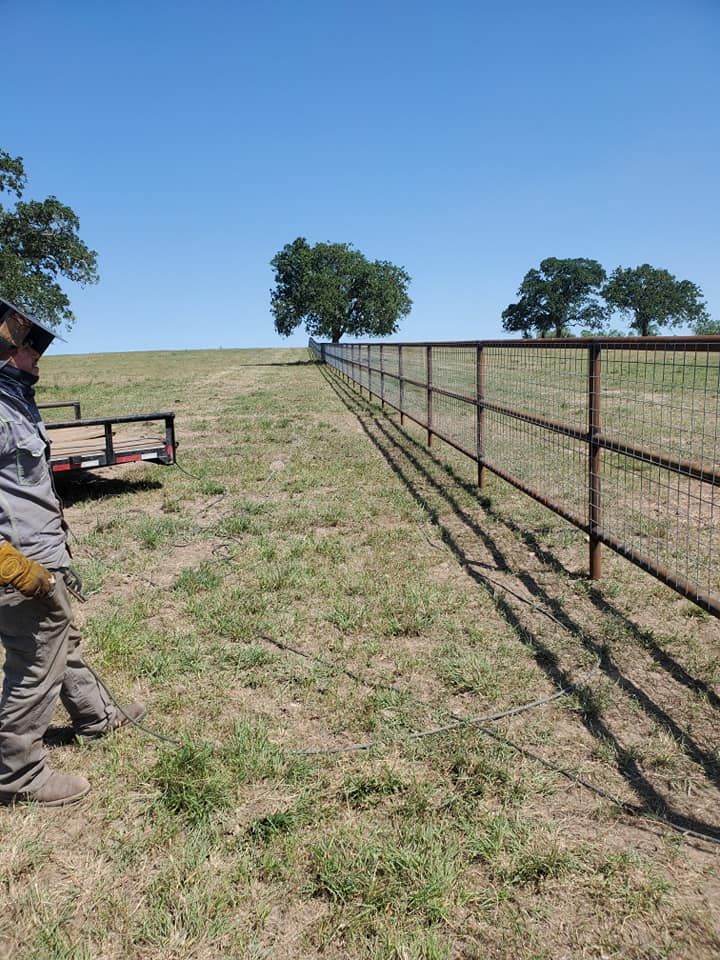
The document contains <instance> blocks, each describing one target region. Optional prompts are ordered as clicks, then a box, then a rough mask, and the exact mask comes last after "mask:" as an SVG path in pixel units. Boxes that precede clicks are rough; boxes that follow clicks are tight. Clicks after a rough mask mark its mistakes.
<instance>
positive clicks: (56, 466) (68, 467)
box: [52, 463, 72, 473]
mask: <svg viewBox="0 0 720 960" xmlns="http://www.w3.org/2000/svg"><path fill="white" fill-rule="evenodd" d="M52 468H53V473H57V472H58V471H59V470H72V466H71V465H70V464H69V463H54V464H53V465H52Z"/></svg>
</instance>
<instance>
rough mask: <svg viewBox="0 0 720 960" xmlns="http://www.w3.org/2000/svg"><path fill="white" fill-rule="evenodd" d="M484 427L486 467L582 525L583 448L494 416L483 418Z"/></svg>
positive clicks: (561, 437)
mask: <svg viewBox="0 0 720 960" xmlns="http://www.w3.org/2000/svg"><path fill="white" fill-rule="evenodd" d="M484 427H485V431H484V433H485V458H484V459H485V463H486V465H487V466H489V467H490V468H491V469H494V470H495V471H496V472H497V473H500V474H501V475H504V476H505V478H506V479H508V480H511V481H512V480H515V481H519V483H520V484H522V485H523V486H524V487H526V488H529V490H532V491H534V492H535V493H537V494H538V495H539V496H538V497H537V498H536V499H540V498H541V497H543V498H544V499H546V501H547V503H546V505H550V504H553V506H554V508H555V509H556V512H558V513H563V512H567V513H570V514H572V515H573V518H574V519H575V520H576V521H577V522H578V524H580V525H583V526H584V525H585V524H587V522H588V495H587V444H586V443H584V442H583V441H581V440H577V439H575V438H573V437H568V436H565V435H564V434H562V433H557V432H554V431H550V430H546V429H544V428H543V427H540V426H538V425H537V424H534V423H528V422H527V421H524V420H518V419H516V418H514V417H509V416H506V415H504V414H502V413H497V412H495V411H493V410H488V411H487V412H486V413H485V419H484ZM526 492H527V491H526Z"/></svg>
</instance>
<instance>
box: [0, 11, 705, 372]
mask: <svg viewBox="0 0 720 960" xmlns="http://www.w3.org/2000/svg"><path fill="white" fill-rule="evenodd" d="M0 22H1V23H2V26H3V34H4V41H5V42H4V44H3V78H4V80H3V87H4V94H5V95H4V96H3V98H2V103H1V104H0V147H2V148H3V149H5V150H7V151H8V152H9V153H11V154H13V155H18V154H19V155H21V156H22V157H24V159H25V165H26V169H27V173H28V175H29V181H30V183H29V189H28V191H27V194H26V197H27V198H30V197H37V198H40V197H44V196H46V195H47V194H50V193H52V194H55V195H56V196H58V197H59V198H60V199H61V200H62V201H64V202H65V203H68V204H69V205H70V206H72V207H73V208H74V209H75V211H76V212H77V213H78V215H79V216H80V219H81V235H82V237H83V239H85V241H86V242H87V243H88V244H89V245H90V246H91V247H93V248H94V249H95V250H97V251H98V254H99V266H100V275H101V281H100V283H99V284H98V285H97V286H95V287H91V288H87V289H85V290H81V289H79V288H75V289H73V291H72V298H73V306H74V310H75V312H76V315H77V323H76V325H75V327H74V328H73V330H72V331H71V332H70V333H69V334H68V337H67V339H68V342H67V344H66V345H60V351H59V352H71V353H85V352H102V351H114V350H121V351H125V350H145V349H183V348H202V347H208V348H215V347H220V346H222V347H257V346H284V345H285V346H296V345H300V344H303V343H305V342H306V335H305V333H304V331H302V330H298V331H296V333H295V334H294V335H293V336H292V337H290V338H289V339H285V338H280V337H278V336H277V335H276V334H275V331H274V329H273V322H272V317H271V314H270V311H269V291H270V288H271V287H272V270H271V268H270V265H269V262H270V260H271V259H272V257H273V255H274V254H275V253H276V252H277V250H279V249H280V248H281V247H282V246H283V245H284V244H285V243H287V242H289V241H291V240H293V239H294V238H295V237H297V236H299V235H302V236H305V237H307V239H308V240H309V241H310V242H317V241H343V242H351V243H353V244H354V245H355V246H356V247H358V248H359V249H360V250H362V251H363V253H365V254H366V255H367V256H369V257H371V258H378V259H387V260H391V261H393V262H395V263H397V264H400V265H402V266H404V267H405V268H406V269H407V270H408V271H409V273H410V275H411V276H412V278H413V282H412V285H411V289H410V293H411V296H412V298H413V301H414V307H413V311H412V313H411V314H410V316H409V317H408V318H406V319H405V320H404V321H403V323H402V326H401V329H400V332H399V335H398V338H400V339H403V340H423V339H448V340H453V339H477V338H483V337H495V336H499V335H501V334H502V330H501V324H500V314H501V312H502V310H503V309H504V308H505V307H506V306H507V304H508V303H509V302H511V301H512V300H513V299H514V297H515V293H516V290H517V287H518V285H519V283H520V281H521V279H522V277H523V275H524V274H525V272H526V271H527V270H528V269H529V268H530V267H534V266H537V265H538V263H539V261H540V260H542V259H543V258H544V257H548V256H556V257H592V258H595V259H597V260H599V261H600V262H601V263H602V264H603V265H604V266H605V267H606V268H608V269H610V268H612V267H615V266H617V265H618V264H622V265H623V266H635V265H637V264H639V263H644V262H649V263H651V264H654V265H655V266H659V267H664V268H666V269H668V270H670V271H671V272H672V273H674V274H676V275H677V276H678V277H680V278H683V279H684V278H687V279H690V280H693V281H694V282H695V283H697V284H699V286H700V287H701V288H702V289H703V291H704V293H705V296H706V299H707V301H708V304H709V307H710V312H711V314H712V315H713V316H714V317H716V318H718V319H720V270H719V266H720V256H719V254H720V240H719V239H718V237H719V235H720V234H719V229H718V227H719V225H720V190H719V189H718V183H719V179H720V107H719V104H720V65H719V64H720V58H719V57H718V50H719V49H720V0H672V2H671V0H622V2H621V0H604V2H603V3H594V4H588V3H582V2H579V0H545V2H543V3H539V2H537V0H515V2H512V0H506V2H500V0H489V2H484V0H475V2H466V0H446V2H444V3H425V2H423V0H399V2H393V0H386V2H384V3H381V2H378V0H365V2H363V3H362V4H358V3H349V2H343V0H332V2H330V0H303V2H299V0H297V2H290V0H276V2H272V0H269V2H265V3H260V2H244V0H238V2H230V0H205V2H203V3H198V2H187V0H172V2H170V0H145V2H142V3H140V2H137V0H123V2H119V0H118V2H115V3H111V2H108V3H98V2H97V0H66V2H64V3H57V2H56V0H52V2H51V0H32V2H28V0H0ZM71 289H72V288H71Z"/></svg>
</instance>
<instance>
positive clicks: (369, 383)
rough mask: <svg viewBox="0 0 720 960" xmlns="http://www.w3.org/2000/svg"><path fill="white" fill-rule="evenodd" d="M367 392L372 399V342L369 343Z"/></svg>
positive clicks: (369, 398)
mask: <svg viewBox="0 0 720 960" xmlns="http://www.w3.org/2000/svg"><path fill="white" fill-rule="evenodd" d="M367 392H368V400H372V374H371V373H370V344H368V345H367Z"/></svg>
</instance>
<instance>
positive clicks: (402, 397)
mask: <svg viewBox="0 0 720 960" xmlns="http://www.w3.org/2000/svg"><path fill="white" fill-rule="evenodd" d="M398 376H399V377H400V426H401V427H402V426H403V424H404V423H405V381H404V379H403V357H402V344H400V346H399V347H398Z"/></svg>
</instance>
